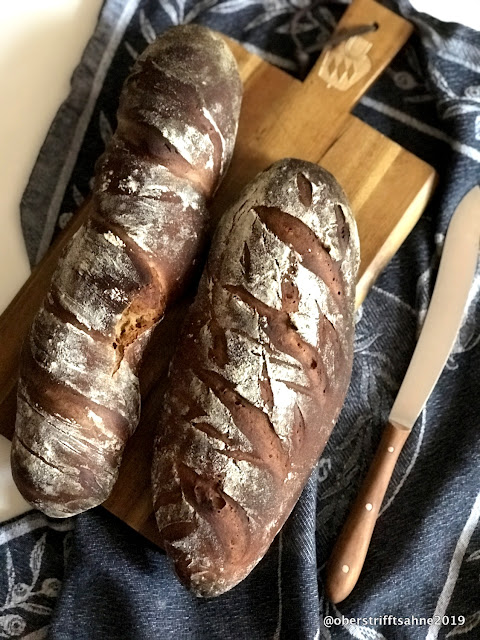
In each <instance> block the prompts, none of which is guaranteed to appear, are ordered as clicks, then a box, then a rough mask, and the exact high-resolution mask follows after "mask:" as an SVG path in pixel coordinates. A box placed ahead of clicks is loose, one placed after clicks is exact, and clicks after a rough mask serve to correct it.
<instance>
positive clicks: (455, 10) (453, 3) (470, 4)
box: [410, 0, 480, 31]
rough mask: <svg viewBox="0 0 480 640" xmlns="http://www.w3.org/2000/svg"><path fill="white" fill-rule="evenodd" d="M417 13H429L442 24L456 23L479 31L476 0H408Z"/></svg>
mask: <svg viewBox="0 0 480 640" xmlns="http://www.w3.org/2000/svg"><path fill="white" fill-rule="evenodd" d="M410 4H411V5H412V7H413V8H414V9H416V10H417V11H421V12H422V13H429V14H430V15H431V16H433V17H434V18H437V19H438V20H442V22H458V23H459V24H464V25H465V26H467V27H470V28H471V29H476V30H477V31H480V3H479V2H478V0H410Z"/></svg>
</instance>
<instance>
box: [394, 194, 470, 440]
mask: <svg viewBox="0 0 480 640" xmlns="http://www.w3.org/2000/svg"><path fill="white" fill-rule="evenodd" d="M479 245H480V187H474V188H473V189H471V191H469V192H468V194H467V195H466V196H465V197H464V198H463V199H462V201H461V202H460V204H459V205H458V207H457V208H456V210H455V213H454V214H453V217H452V219H451V221H450V224H449V227H448V230H447V235H446V236H445V244H444V245H443V252H442V258H441V260H440V267H439V269H438V275H437V279H436V282H435V288H434V290H433V294H432V299H431V301H430V305H429V307H428V311H427V315H426V317H425V322H424V323H423V327H422V332H421V334H420V338H419V339H418V342H417V346H416V347H415V351H414V352H413V356H412V359H411V361H410V364H409V366H408V369H407V373H406V374H405V378H404V379H403V382H402V386H401V387H400V391H399V392H398V395H397V398H396V400H395V403H394V405H393V407H392V410H391V412H390V416H389V421H390V422H391V423H392V424H395V425H400V426H401V427H405V428H407V429H411V428H412V427H413V425H414V424H415V422H416V420H417V418H418V416H419V415H420V412H421V411H422V409H423V407H424V406H425V403H426V402H427V400H428V398H429V396H430V394H431V392H432V389H433V387H434V386H435V385H436V383H437V380H438V378H439V377H440V374H441V373H442V370H443V368H444V366H445V363H446V362H447V359H448V356H449V355H450V351H451V350H452V347H453V345H454V344H455V339H456V337H457V333H458V330H459V328H460V325H461V323H462V317H463V313H464V310H465V305H466V303H467V299H468V294H469V291H470V287H471V286H472V281H473V276H474V275H475V268H476V266H477V260H478V248H479Z"/></svg>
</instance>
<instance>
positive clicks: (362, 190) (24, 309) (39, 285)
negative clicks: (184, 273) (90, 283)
mask: <svg viewBox="0 0 480 640" xmlns="http://www.w3.org/2000/svg"><path fill="white" fill-rule="evenodd" d="M373 24H375V25H376V27H377V28H376V30H375V31H372V32H369V33H365V34H362V35H357V36H355V37H351V38H350V39H348V40H344V41H342V42H341V43H340V44H338V45H337V46H335V47H334V48H327V49H326V50H325V51H324V52H323V54H322V55H321V57H320V58H319V60H318V62H317V63H316V65H315V67H314V68H313V69H312V71H311V72H310V74H309V75H308V77H307V78H306V80H305V81H304V82H300V81H298V80H296V79H294V78H292V77H291V76H289V75H288V74H286V73H284V72H283V71H281V70H280V69H277V68H275V67H273V66H271V65H269V64H267V63H266V62H264V61H263V60H261V59H260V58H259V57H257V56H256V55H253V54H251V53H249V52H248V51H246V50H245V49H244V48H243V47H241V46H240V45H239V44H238V43H235V42H233V41H231V40H228V44H229V46H231V48H232V50H233V52H234V54H235V57H236V59H237V62H238V65H239V69H240V74H241V77H242V80H243V83H244V100H243V106H242V113H241V119H240V125H239V132H238V140H237V145H236V150H235V154H234V157H233V161H232V164H231V167H230V170H229V173H228V175H227V176H226V178H225V180H224V183H223V184H222V187H221V189H220V190H219V192H218V194H217V196H216V198H215V201H214V203H213V207H212V213H213V215H214V216H215V219H217V218H218V217H219V216H220V214H221V212H222V211H223V210H224V209H225V207H226V206H227V205H228V204H229V203H230V202H232V201H233V200H235V198H236V196H237V194H238V192H239V190H240V188H241V187H242V186H243V185H245V184H246V183H247V182H248V180H249V179H250V178H252V177H253V176H254V175H255V174H256V173H257V172H258V171H260V170H262V169H264V168H265V167H266V166H268V165H269V164H271V163H272V162H274V161H275V160H278V159H279V158H282V157H286V156H295V157H298V158H302V159H305V160H310V161H312V162H318V163H319V164H322V165H323V166H324V167H326V168H327V169H328V170H329V171H331V172H332V173H333V174H334V175H335V176H336V177H337V179H338V180H339V181H340V183H341V184H342V185H343V187H344V189H345V191H346V193H347V195H348V196H349V198H350V201H351V204H352V208H353V211H354V213H355V216H356V219H357V223H358V228H359V233H360V243H361V267H360V274H359V280H358V285H357V305H358V304H360V303H361V302H362V300H363V299H364V297H365V295H366V293H367V291H368V289H369V288H370V287H371V285H372V283H373V282H374V281H375V279H376V278H377V276H378V274H379V273H380V271H381V270H382V269H383V267H384V266H385V264H386V263H387V262H388V261H389V260H390V258H391V257H392V256H393V254H394V253H395V251H396V250H397V249H398V247H399V246H400V245H401V244H402V242H403V240H404V239H405V237H406V236H407V234H408V233H409V232H410V230H411V229H412V227H413V226H414V224H415V222H416V221H417V219H418V218H419V216H420V214H421V213H422V211H423V209H424V207H425V205H426V203H427V201H428V199H429V197H430V195H431V193H432V190H433V188H434V184H435V172H434V171H433V169H432V168H431V167H430V166H428V165H427V164H426V163H424V162H422V161H421V160H419V159H418V158H416V157H415V156H413V155H412V154H411V153H408V152H407V151H405V150H404V149H402V148H401V147H400V146H398V145H397V144H395V143H394V142H392V141H391V140H389V139H387V138H385V137H384V136H382V135H381V134H379V133H378V132H376V131H375V130H373V129H372V128H370V127H369V126H367V125H366V124H364V123H362V122H361V121H360V120H358V119H357V118H355V117H354V116H352V115H351V113H350V111H351V109H352V108H353V106H354V105H355V103H356V102H357V101H358V100H359V99H360V98H361V96H362V95H363V94H364V93H365V92H366V90H367V89H368V87H369V86H370V85H371V84H372V83H373V82H374V80H375V78H376V77H377V76H378V75H379V74H380V73H381V72H382V70H383V69H384V68H385V67H386V65H387V64H388V63H389V62H390V60H391V59H392V58H393V57H394V55H395V54H396V53H397V51H398V50H399V49H400V48H401V46H402V45H403V44H404V43H405V42H406V40H407V38H408V36H409V35H410V33H411V30H412V28H411V25H410V24H409V23H407V22H406V21H405V20H403V19H402V18H400V17H398V16H397V15H395V14H393V13H391V12H390V11H388V10H387V9H385V8H384V7H382V6H380V5H378V4H376V3H375V2H373V1H372V0H354V2H353V3H352V4H351V5H350V7H349V8H348V9H347V11H346V13H345V14H344V16H343V18H342V20H341V21H340V23H339V25H338V29H337V34H345V33H347V32H348V33H351V31H352V29H356V28H357V27H360V26H363V25H373ZM87 211H88V203H87V205H86V206H84V207H83V208H82V209H81V210H80V211H79V212H78V214H77V215H76V216H75V219H74V221H73V222H72V224H71V225H70V227H68V228H67V229H66V230H65V232H64V234H63V235H62V236H61V237H60V238H59V239H58V241H57V242H56V244H55V245H54V246H53V247H52V248H51V249H50V251H49V253H48V254H47V255H46V256H45V258H44V259H43V260H42V262H41V263H40V264H39V265H38V267H36V268H35V270H34V271H33V273H32V275H31V277H30V278H29V280H28V281H27V283H26V284H25V285H24V287H23V288H22V289H21V291H20V292H19V293H18V295H17V296H16V298H15V299H14V300H13V302H12V303H11V305H10V306H9V307H8V309H7V310H6V311H5V313H4V314H3V315H2V316H1V318H0V344H1V345H2V348H1V350H0V415H1V417H2V420H1V424H0V433H2V434H4V435H6V436H7V437H10V438H11V436H12V433H13V427H14V422H15V402H16V400H15V397H16V379H17V370H18V362H19V355H20V349H21V345H22V342H23V339H24V337H25V335H26V333H27V331H28V328H29V326H30V323H31V321H32V319H33V316H34V315H35V313H36V311H37V309H38V308H39V306H40V304H41V302H42V299H43V297H44V295H45V293H46V291H47V288H48V284H49V280H50V277H51V275H52V272H53V270H54V268H55V265H56V263H57V260H58V257H59V255H60V253H61V251H62V249H63V247H64V246H65V244H66V243H67V242H68V240H69V238H70V237H71V236H72V234H73V233H74V231H75V229H76V228H78V226H79V225H80V223H81V222H82V220H83V219H84V218H85V215H86V213H87ZM193 289H194V287H193V286H192V291H190V292H189V293H188V294H187V295H186V296H185V297H184V298H183V299H182V300H181V301H180V302H179V303H178V304H177V305H176V306H175V307H174V308H173V309H171V310H170V312H169V313H168V314H167V316H166V317H165V319H164V320H163V322H162V323H161V324H160V325H159V327H158V330H157V331H156V333H155V336H154V339H152V342H151V344H150V345H149V348H148V351H147V353H146V355H145V359H144V364H143V366H142V371H141V373H140V377H141V386H142V399H143V400H142V419H141V422H140V425H139V427H138V429H137V432H136V433H135V435H134V436H133V438H132V439H131V440H130V442H129V444H128V446H127V449H126V451H125V456H124V460H123V463H122V467H121V470H120V476H119V479H118V482H117V484H116V486H115V488H114V491H113V493H112V495H111V496H110V498H109V499H108V500H107V502H106V503H105V507H106V508H107V509H108V510H109V511H111V512H112V513H114V514H115V515H117V516H118V517H120V518H121V519H122V520H123V521H125V522H126V523H127V524H129V525H130V526H132V527H133V528H134V529H136V530H137V531H139V532H140V533H142V534H143V535H145V536H146V537H148V538H149V539H151V540H153V541H156V528H155V522H154V518H153V515H152V506H151V493H150V461H151V451H152V442H153V430H154V427H155V425H156V424H157V423H158V419H159V416H160V414H161V411H162V395H163V388H164V385H165V376H166V371H167V367H168V362H169V359H170V357H171V355H172V353H173V350H174V347H175V342H176V339H177V335H178V328H179V325H180V324H181V321H182V319H183V317H184V316H185V311H186V308H187V306H188V304H189V302H190V300H191V297H192V295H193Z"/></svg>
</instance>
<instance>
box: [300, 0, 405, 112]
mask: <svg viewBox="0 0 480 640" xmlns="http://www.w3.org/2000/svg"><path fill="white" fill-rule="evenodd" d="M412 30H413V27H412V25H411V24H410V23H409V22H407V21H406V20H404V19H403V18H401V17H400V16H398V15H397V14H395V13H393V12H392V11H390V10H389V9H386V8H385V7H383V6H381V5H380V4H378V3H377V2H374V0H353V2H352V4H351V5H350V6H349V7H348V9H347V10H346V11H345V13H344V14H343V16H342V18H341V20H340V22H339V23H338V25H337V28H336V30H335V32H334V34H333V36H332V39H331V42H332V43H335V42H338V44H336V45H335V46H328V44H327V46H326V47H325V49H324V51H323V53H322V54H321V56H320V57H319V59H318V60H317V62H316V64H315V65H314V67H313V69H312V70H311V71H310V73H309V74H308V77H307V79H306V80H305V82H304V86H305V90H306V91H308V92H310V91H312V88H313V87H316V88H317V90H318V91H319V92H321V93H322V94H328V96H329V98H330V99H332V100H334V101H335V103H336V107H337V108H339V109H342V110H343V109H344V110H345V111H349V110H350V109H351V108H352V107H353V106H354V105H355V104H356V102H358V100H359V99H360V98H361V97H362V95H364V94H365V93H366V91H367V90H368V89H369V87H370V85H371V84H372V83H373V82H374V81H375V79H376V78H377V76H378V75H379V74H380V73H381V72H382V71H383V69H384V68H385V64H386V62H387V63H388V62H389V61H390V60H391V59H392V58H393V56H394V55H395V54H396V53H397V51H398V50H399V49H400V47H401V46H402V45H403V44H404V43H405V42H406V41H407V39H408V37H409V36H410V34H411V32H412ZM362 31H363V33H362ZM348 34H352V37H348ZM339 40H340V41H339Z"/></svg>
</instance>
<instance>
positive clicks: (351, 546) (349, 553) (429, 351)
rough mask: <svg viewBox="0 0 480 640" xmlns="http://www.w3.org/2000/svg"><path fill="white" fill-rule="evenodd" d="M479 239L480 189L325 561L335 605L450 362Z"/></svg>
mask: <svg viewBox="0 0 480 640" xmlns="http://www.w3.org/2000/svg"><path fill="white" fill-rule="evenodd" d="M479 243H480V187H479V186H476V187H474V188H473V189H471V190H470V191H469V192H468V193H467V194H466V195H465V196H464V197H463V199H462V200H461V202H460V204H459V205H458V206H457V208H456V209H455V212H454V214H453V216H452V219H451V221H450V224H449V227H448V230H447V234H446V237H445V243H444V246H443V251H442V257H441V260H440V266H439V269H438V275H437V280H436V283H435V287H434V290H433V295H432V299H431V301H430V305H429V307H428V311H427V315H426V317H425V321H424V324H423V327H422V331H421V334H420V337H419V339H418V342H417V345H416V347H415V351H414V353H413V356H412V359H411V361H410V364H409V367H408V369H407V373H406V374H405V377H404V379H403V382H402V385H401V386H400V390H399V392H398V394H397V397H396V400H395V402H394V404H393V407H392V410H391V412H390V415H389V419H388V423H387V426H386V427H385V430H384V433H383V436H382V439H381V442H380V445H379V447H378V449H377V452H376V454H375V457H374V459H373V461H372V464H371V465H370V468H369V471H368V473H367V476H366V478H365V480H364V482H363V484H362V486H361V489H360V491H359V493H358V495H357V498H356V500H355V502H354V504H353V507H352V509H351V511H350V513H349V516H348V518H347V520H346V522H345V524H344V526H343V529H342V531H341V534H340V536H339V538H338V540H337V542H336V544H335V546H334V549H333V552H332V554H331V556H330V559H329V562H328V564H327V576H326V584H325V589H326V594H327V596H328V598H329V599H330V600H331V601H332V602H334V603H338V602H341V601H342V600H344V599H345V598H346V597H347V596H348V595H349V594H350V593H351V591H352V590H353V588H354V586H355V584H356V583H357V580H358V578H359V576H360V572H361V570H362V567H363V564H364V561H365V557H366V555H367V552H368V547H369V545H370V540H371V538H372V535H373V530H374V528H375V523H376V520H377V517H378V513H379V511H380V507H381V505H382V500H383V498H384V496H385V492H386V490H387V488H388V484H389V482H390V479H391V477H392V473H393V470H394V468H395V464H396V462H397V459H398V456H399V455H400V452H401V450H402V447H403V445H404V444H405V441H406V439H407V437H408V435H409V433H410V431H411V430H412V428H413V426H414V424H415V422H416V420H417V418H418V416H419V415H420V413H421V411H422V409H423V408H424V406H425V404H426V402H427V400H428V398H429V397H430V394H431V392H432V390H433V388H434V387H435V384H436V383H437V380H438V378H439V377H440V374H441V372H442V370H443V368H444V366H445V363H446V362H447V360H448V357H449V355H450V352H451V350H452V347H453V345H454V344H455V340H456V337H457V334H458V330H459V328H460V326H461V323H462V318H463V314H464V311H465V306H466V303H467V299H468V294H469V291H470V287H471V285H472V280H473V277H474V274H475V269H476V265H477V260H478V249H479Z"/></svg>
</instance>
